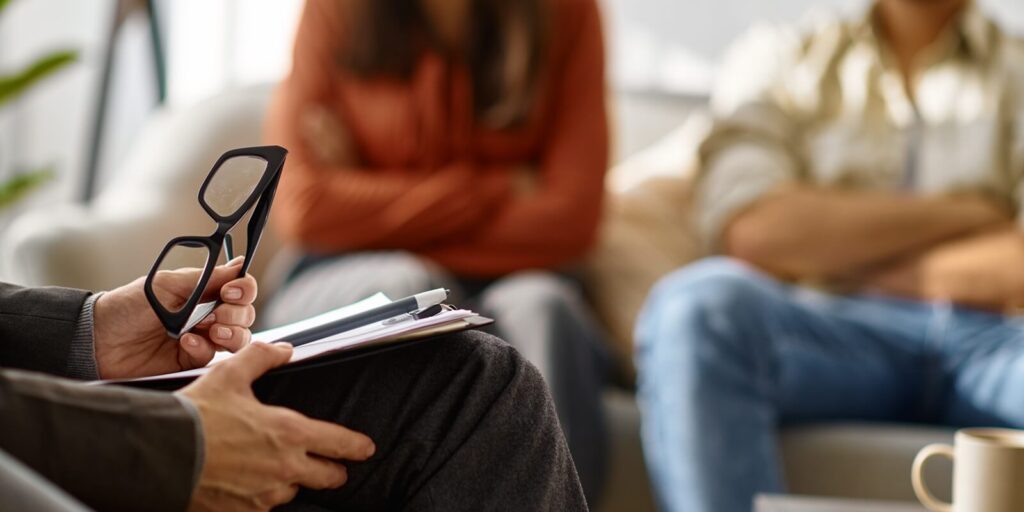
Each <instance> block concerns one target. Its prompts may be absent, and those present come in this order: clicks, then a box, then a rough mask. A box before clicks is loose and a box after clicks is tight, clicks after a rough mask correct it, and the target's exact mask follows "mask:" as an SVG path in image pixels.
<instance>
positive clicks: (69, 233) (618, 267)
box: [0, 87, 951, 511]
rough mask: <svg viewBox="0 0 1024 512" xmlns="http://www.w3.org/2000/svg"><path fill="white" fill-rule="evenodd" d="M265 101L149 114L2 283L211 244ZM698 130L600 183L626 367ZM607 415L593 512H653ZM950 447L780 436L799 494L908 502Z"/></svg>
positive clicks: (30, 221) (600, 282)
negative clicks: (97, 183) (218, 194)
mask: <svg viewBox="0 0 1024 512" xmlns="http://www.w3.org/2000/svg"><path fill="white" fill-rule="evenodd" d="M267 94H268V89H267V88H266V87H257V88H250V89H244V90H239V91H236V92H232V93H230V94H225V95H222V96H220V97H217V98H213V99H210V100H208V101H206V102H203V103H202V104H199V105H196V106H193V107H190V108H185V109H181V110H164V111H161V112H158V113H157V114H155V115H154V116H153V118H152V120H151V121H150V122H149V123H148V124H147V126H146V128H145V130H143V132H142V133H140V134H139V136H138V139H137V143H136V144H135V145H134V147H133V150H132V151H131V152H130V154H129V155H128V156H127V157H126V158H125V159H124V161H123V162H122V163H121V165H119V166H118V167H117V169H116V170H115V171H114V172H113V173H112V174H111V175H110V176H109V183H110V184H109V185H108V186H106V187H105V188H104V189H103V190H102V193H101V194H100V195H99V197H97V198H96V200H95V201H94V203H93V204H92V205H90V206H88V207H83V206H78V205H67V206H61V207H56V208H50V209H45V210H37V211H32V212H29V213H27V214H25V215H23V216H22V217H21V218H19V219H18V220H16V221H15V222H14V223H13V224H12V225H11V226H10V228H9V229H8V230H7V231H6V232H5V233H2V235H3V237H2V239H0V276H2V277H4V278H5V279H7V280H10V281H13V282H18V283H22V284H29V285H51V284H52V285H63V286H74V287H81V288H88V289H107V288H110V287H114V286H116V285H118V284H120V283H125V282H127V281H129V280H131V279H134V278H136V277H138V276H140V275H143V274H144V273H146V272H147V271H148V270H149V266H150V265H151V264H152V262H153V259H154V258H155V256H156V254H157V252H158V251H159V249H160V248H161V247H162V246H163V244H164V243H166V241H167V240H168V239H170V238H172V237H173V236H177V235H182V234H202V233H206V232H208V231H210V230H211V228H212V224H211V223H210V221H209V219H207V218H206V216H205V214H204V213H203V212H202V210H201V209H200V207H199V205H198V203H197V199H196V195H197V191H198V188H199V185H200V182H201V180H202V178H203V177H204V176H205V174H206V172H207V171H208V170H209V167H210V165H211V164H212V162H214V160H215V159H216V157H217V156H219V155H220V154H221V153H222V152H223V151H224V150H226V149H229V148H232V147H240V146H247V145H255V144H259V142H260V127H261V124H262V120H263V110H264V108H265V103H266V100H267ZM622 115H623V113H620V118H621V116H622ZM694 119H695V120H693V121H690V122H688V123H687V124H686V125H684V126H683V128H681V129H679V130H677V131H675V132H673V133H672V134H671V135H669V136H667V137H666V138H665V139H664V140H663V141H662V142H661V143H660V144H658V145H656V146H655V147H653V148H651V149H650V150H647V151H644V152H642V153H641V154H638V155H635V156H634V157H632V158H630V159H629V160H628V161H626V162H623V163H622V164H620V165H619V166H617V167H616V169H614V170H613V172H612V173H611V175H610V178H609V190H610V193H611V197H610V200H609V203H608V212H607V215H606V223H605V226H604V231H603V234H602V241H601V244H600V247H599V248H598V249H597V251H596V252H595V255H594V258H593V261H592V262H591V265H590V276H589V280H590V284H591V293H592V295H593V300H594V303H595V306H596V307H597V308H598V310H599V312H600V313H601V314H602V316H603V317H604V318H605V320H606V322H607V324H608V326H609V329H610V330H611V331H612V332H613V333H615V334H616V338H617V339H618V340H620V341H619V342H618V344H617V345H616V346H617V347H618V348H619V353H620V354H621V355H623V356H624V357H628V356H627V355H628V352H629V334H628V333H629V328H630V325H631V323H632V315H633V314H634V313H635V309H636V308H637V307H638V306H637V304H638V303H639V301H640V300H641V299H642V297H643V294H644V293H645V292H646V287H647V286H648V285H649V283H650V282H651V281H653V279H655V278H656V275H657V273H658V272H661V271H663V270H668V269H670V268H672V267H674V266H678V265H680V264H682V263H683V262H685V261H687V260H689V259H692V258H693V257H695V256H696V252H695V251H694V244H693V243H692V236H690V235H689V234H687V231H686V230H685V228H684V225H685V221H684V219H685V216H686V213H685V210H686V206H685V202H686V197H687V194H686V189H687V186H688V176H687V175H686V173H685V172H684V170H685V169H686V168H687V167H688V166H689V163H688V162H689V160H688V158H689V156H692V147H693V145H694V144H695V139H696V138H699V134H700V133H701V130H702V126H704V125H705V124H706V123H702V122H701V121H700V120H699V118H697V117H695V118H694ZM690 163H692V162H690ZM659 230H660V231H659ZM666 232H672V233H677V234H676V235H673V236H665V233H666ZM261 251H262V252H261V253H260V255H259V257H258V258H257V261H256V262H255V266H254V272H255V273H256V274H257V276H258V277H260V278H261V280H262V284H261V286H262V289H263V291H264V296H265V295H266V294H268V293H269V292H270V291H272V288H273V287H274V283H275V282H276V279H277V278H276V276H279V275H281V273H280V269H281V268H282V267H285V266H287V261H288V257H287V256H281V254H282V252H287V251H282V250H281V246H280V244H279V243H278V242H277V241H276V240H275V239H274V237H273V235H272V234H270V233H269V230H268V236H267V237H266V238H265V241H264V242H263V243H262V245H261ZM271 262H276V263H271ZM274 267H276V269H275V268H274ZM606 404H607V407H608V411H609V418H610V421H611V433H612V456H613V460H612V464H611V472H610V475H609V480H608V487H607V491H606V494H605V500H604V502H603V504H602V507H601V509H602V510H609V511H610V510H617V511H644V510H653V508H654V507H653V501H652V499H651V495H650V491H649V488H648V485H647V479H646V472H645V469H644V466H643V459H642V454H641V448H640V440H639V434H638V432H639V412H638V410H637V408H636V404H635V402H634V401H633V399H632V396H631V395H630V394H629V392H628V391H624V390H609V392H608V394H607V400H606ZM950 438H951V436H950V433H949V432H948V431H946V430H943V429H934V428H913V427H902V426H881V425H848V424H842V425H830V426H812V427H802V428H799V429H789V430H786V431H785V432H784V433H783V435H782V436H781V440H780V442H781V445H782V448H783V453H784V457H785V461H784V462H785V471H786V475H787V479H788V482H789V485H790V488H791V490H792V491H793V492H795V493H800V494H818V495H832V496H847V497H856V498H867V499H893V500H911V499H913V494H912V491H911V487H910V479H909V473H910V464H911V460H912V457H913V455H914V454H915V453H916V452H917V450H918V449H920V448H921V447H922V446H924V445H925V444H928V443H930V442H937V441H943V442H948V441H949V440H950ZM933 470H934V471H935V473H936V474H934V475H929V477H928V481H929V482H933V483H934V485H935V488H936V489H937V490H941V489H948V482H949V478H950V476H949V471H948V468H942V467H938V468H934V469H933ZM939 494H942V493H941V491H940V492H939ZM947 494H948V493H947Z"/></svg>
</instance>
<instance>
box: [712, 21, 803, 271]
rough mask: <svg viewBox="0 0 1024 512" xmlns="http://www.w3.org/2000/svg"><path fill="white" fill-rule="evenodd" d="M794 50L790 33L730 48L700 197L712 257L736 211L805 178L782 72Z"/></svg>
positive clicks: (770, 32) (755, 35)
mask: <svg viewBox="0 0 1024 512" xmlns="http://www.w3.org/2000/svg"><path fill="white" fill-rule="evenodd" d="M794 44H795V39H793V37H792V35H791V34H788V33H786V32H784V31H781V30H777V29H768V28H760V29H755V30H753V31H752V32H751V33H750V34H748V35H747V36H745V37H744V38H742V39H741V40H740V41H738V42H737V43H736V44H735V45H734V46H733V47H732V49H731V50H730V51H729V53H728V55H727V57H726V60H725V64H724V65H723V67H722V69H721V70H720V73H719V78H718V85H716V87H715V91H714V94H713V97H712V110H713V114H714V116H715V124H714V127H713V129H712V131H711V133H710V134H709V135H708V137H707V138H706V139H705V140H704V142H703V143H702V144H701V147H700V171H699V174H698V182H697V187H696V198H695V206H696V208H697V212H696V215H695V219H696V222H697V228H698V232H699V233H700V236H701V239H702V240H703V242H704V245H705V248H706V249H707V250H709V251H711V252H719V251H720V250H721V243H720V241H721V237H722V234H723V231H724V230H725V228H726V226H727V225H728V223H729V222H730V221H731V220H732V219H733V218H734V217H735V216H736V215H737V214H738V213H740V212H741V211H743V210H744V209H746V208H747V207H749V206H750V205H752V204H753V203H754V202H756V201H758V200H759V199H761V198H763V197H764V196H765V195H767V194H769V193H771V192H772V191H774V190H778V189H779V188H781V187H782V186H783V185H785V184H788V183H792V182H794V181H796V180H798V179H799V177H800V174H801V163H800V157H799V152H798V150H797V145H796V143H795V141H796V140H797V138H798V132H799V130H798V123H797V121H796V120H795V119H794V116H793V115H792V114H791V113H790V112H791V109H790V107H789V105H788V101H787V94H786V84H785V74H784V70H785V69H786V68H787V67H788V66H789V65H790V64H791V63H792V61H793V60H794V59H795V54H796V48H795V46H794Z"/></svg>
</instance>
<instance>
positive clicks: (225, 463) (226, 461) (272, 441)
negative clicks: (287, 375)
mask: <svg viewBox="0 0 1024 512" xmlns="http://www.w3.org/2000/svg"><path fill="white" fill-rule="evenodd" d="M291 355H292V347H291V345H288V344H287V343H280V344H274V345H268V344H266V343H253V344H252V345H250V346H249V347H246V348H245V349H244V350H242V351H241V352H239V353H238V354H237V355H235V356H234V357H232V358H230V359H228V360H226V361H224V362H221V363H218V364H217V365H215V366H214V367H213V368H212V369H211V370H210V372H209V373H208V374H206V375H204V376H202V377H200V378H199V379H197V380H196V381H195V382H193V383H192V384H190V385H189V386H187V387H185V388H184V389H182V390H181V391H179V393H180V394H181V395H183V396H185V397H186V398H188V399H189V400H191V401H192V404H193V405H195V407H196V409H198V411H199V416H200V417H201V419H202V425H203V440H204V443H205V461H206V462H205V464H204V465H203V468H202V472H201V473H200V476H199V484H198V485H197V487H196V490H195V491H194V492H193V494H192V503H191V506H190V507H189V508H190V509H191V510H203V511H205V510H216V511H234V510H239V511H250V510H260V511H262V510H270V509H271V508H272V507H274V506H276V505H280V504H282V503H287V502H289V501H291V500H292V498H293V497H294V496H295V493H296V492H298V488H299V486H303V487H308V488H310V489H333V488H335V487H340V486H341V485H343V484H344V483H345V482H346V481H347V479H348V472H347V470H346V469H345V466H343V465H341V464H340V463H338V462H337V461H338V460H349V461H363V460H366V459H368V458H370V457H371V456H373V453H374V451H375V450H376V447H375V446H374V444H373V441H371V440H370V438H368V437H366V436H365V435H363V434H360V433H358V432H353V431H351V430H349V429H347V428H345V427H342V426H340V425H336V424H334V423H328V422H325V421H319V420H314V419H310V418H307V417H305V416H303V415H301V414H299V413H297V412H295V411H292V410H291V409H286V408H283V407H274V406H267V405H263V404H262V403H260V402H259V401H258V400H256V397H255V396H254V395H253V392H252V383H253V381H254V380H256V379H257V378H259V376H260V375H263V374H264V373H266V372H267V371H268V370H270V369H272V368H275V367H277V366H280V365H282V364H284V363H286V362H288V360H289V359H290V358H291Z"/></svg>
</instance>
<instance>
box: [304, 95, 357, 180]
mask: <svg viewBox="0 0 1024 512" xmlns="http://www.w3.org/2000/svg"><path fill="white" fill-rule="evenodd" d="M299 123H300V126H301V128H300V129H301V135H302V138H303V140H304V142H305V143H306V145H307V146H308V147H309V149H310V151H312V152H313V155H314V156H315V157H316V159H317V160H319V161H320V163H322V164H326V165H352V164H354V163H355V155H356V152H355V150H354V149H353V147H352V136H351V135H350V134H349V132H348V129H347V128H346V127H345V125H344V124H343V123H342V122H341V120H340V119H338V116H337V115H335V114H334V113H333V112H331V111H330V110H329V109H327V107H324V106H322V105H310V106H308V107H306V108H305V109H303V111H302V113H301V115H300V117H299Z"/></svg>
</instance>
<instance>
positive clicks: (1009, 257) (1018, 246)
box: [865, 224, 1024, 312]
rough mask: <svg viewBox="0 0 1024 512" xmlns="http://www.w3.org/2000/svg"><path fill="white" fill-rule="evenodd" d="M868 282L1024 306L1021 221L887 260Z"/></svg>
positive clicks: (895, 290)
mask: <svg viewBox="0 0 1024 512" xmlns="http://www.w3.org/2000/svg"><path fill="white" fill-rule="evenodd" d="M865 287H866V288H868V289H871V290H875V291H880V292H882V293H887V294H890V295H896V296H902V297H907V298H911V299H918V300H945V301H950V302H953V303H956V304H959V305H963V306H970V307H975V308H980V309H987V310H993V311H1000V312H1004V311H1007V310H1011V309H1019V308H1020V307H1021V306H1024V234H1022V233H1021V232H1020V231H1019V228H1017V227H1016V226H1015V225H1012V224H1008V225H1006V226H1005V227H1003V228H1001V229H997V230H993V231H990V232H988V233H985V234H981V235H977V236H973V237H969V238H965V239H961V240H956V241H953V242H949V243H946V244H942V245H939V246H938V247H935V248H932V249H930V250H928V251H925V252H923V253H920V254H917V255H915V256H913V257H910V258H906V259H904V260H901V261H899V262H896V263H894V264H890V265H886V266H884V267H882V268H880V269H878V270H877V271H875V272H873V273H872V274H870V275H869V276H868V278H867V279H866V281H865Z"/></svg>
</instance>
